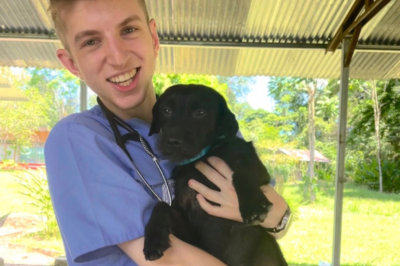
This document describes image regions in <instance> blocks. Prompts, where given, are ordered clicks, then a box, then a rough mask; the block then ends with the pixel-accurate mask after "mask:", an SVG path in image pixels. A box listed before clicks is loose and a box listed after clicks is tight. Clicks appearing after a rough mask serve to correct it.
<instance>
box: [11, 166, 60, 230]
mask: <svg viewBox="0 0 400 266" xmlns="http://www.w3.org/2000/svg"><path fill="white" fill-rule="evenodd" d="M15 181H16V182H17V183H19V184H20V185H21V186H22V188H23V190H21V191H20V193H21V194H23V195H25V196H26V197H27V198H29V199H30V201H28V202H27V203H28V204H32V205H34V206H35V207H36V208H37V209H38V213H39V215H40V216H42V218H43V220H44V221H45V225H46V226H45V230H44V233H45V234H46V235H47V236H49V237H54V236H55V237H58V236H60V231H59V228H58V225H57V220H56V217H55V214H54V210H53V204H52V203H51V198H50V191H49V187H48V183H47V176H46V172H45V169H44V168H39V169H38V170H27V171H23V172H20V173H19V174H17V175H15Z"/></svg>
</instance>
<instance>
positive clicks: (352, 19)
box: [326, 0, 391, 64]
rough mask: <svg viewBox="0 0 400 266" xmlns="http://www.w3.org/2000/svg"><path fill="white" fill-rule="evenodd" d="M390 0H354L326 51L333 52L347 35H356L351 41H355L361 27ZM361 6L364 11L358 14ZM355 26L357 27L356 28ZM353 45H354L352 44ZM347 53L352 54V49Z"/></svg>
mask: <svg viewBox="0 0 400 266" xmlns="http://www.w3.org/2000/svg"><path fill="white" fill-rule="evenodd" d="M390 1H391V0H375V1H373V0H356V2H355V3H354V4H353V6H352V7H351V9H350V11H349V13H348V14H347V16H346V18H345V19H344V21H343V22H342V25H341V26H340V27H339V29H338V31H337V32H336V34H335V36H334V37H333V38H332V40H331V41H330V42H329V44H328V47H327V48H326V52H335V51H336V49H337V48H338V47H339V44H340V43H341V42H342V40H343V39H344V38H345V37H346V36H349V35H350V36H353V37H354V36H356V37H357V38H355V39H354V41H352V42H357V41H358V37H359V32H361V29H362V27H363V26H364V25H365V24H366V23H367V22H368V21H370V20H371V19H372V18H373V17H374V16H375V15H376V14H377V13H378V12H379V11H381V10H382V8H384V7H385V6H386V5H387V4H388V3H389V2H390ZM363 8H364V12H363V13H362V14H361V15H360V12H361V10H362V9H363ZM360 27H361V28H360ZM356 28H358V29H357V30H356ZM357 32H358V34H357ZM354 33H356V34H354ZM357 35H358V36H357ZM353 47H355V46H354V45H353ZM349 53H350V54H352V53H353V51H351V50H349ZM348 59H349V60H348V61H347V62H348V63H349V64H350V61H351V57H350V58H349V57H348Z"/></svg>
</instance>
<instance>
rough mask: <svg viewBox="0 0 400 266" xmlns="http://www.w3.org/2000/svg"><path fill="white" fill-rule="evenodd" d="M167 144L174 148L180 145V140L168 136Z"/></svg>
mask: <svg viewBox="0 0 400 266" xmlns="http://www.w3.org/2000/svg"><path fill="white" fill-rule="evenodd" d="M168 145H169V146H173V147H175V148H178V147H180V146H181V145H182V141H181V140H179V139H174V138H170V139H169V140H168Z"/></svg>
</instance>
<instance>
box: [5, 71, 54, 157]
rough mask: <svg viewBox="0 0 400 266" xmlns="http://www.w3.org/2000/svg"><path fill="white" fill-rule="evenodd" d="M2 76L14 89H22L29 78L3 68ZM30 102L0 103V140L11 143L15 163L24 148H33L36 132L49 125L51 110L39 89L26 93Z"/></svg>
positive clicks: (32, 89)
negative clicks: (49, 110) (48, 113)
mask: <svg viewBox="0 0 400 266" xmlns="http://www.w3.org/2000/svg"><path fill="white" fill-rule="evenodd" d="M0 71H1V73H0V75H2V76H3V77H4V78H6V79H7V80H8V81H9V82H10V84H11V85H13V86H14V87H17V88H18V87H21V86H22V84H23V82H24V80H25V81H26V80H27V79H28V76H27V75H26V73H24V72H23V71H22V72H21V73H20V74H19V75H18V74H13V73H12V72H11V70H10V69H7V68H2V69H1V70H0ZM24 93H25V95H26V96H27V97H28V99H29V100H28V101H1V102H0V128H1V131H0V139H1V140H2V142H3V143H6V142H7V141H8V142H10V143H11V146H12V148H13V150H14V158H13V159H14V161H16V162H17V161H18V159H19V157H18V156H17V155H18V154H19V152H20V150H21V149H22V148H24V147H31V146H32V143H33V142H34V141H35V138H34V137H35V131H37V130H39V129H40V128H42V127H44V126H46V125H47V123H48V121H49V119H48V116H47V110H48V109H49V108H50V105H49V102H47V101H46V100H45V99H44V98H43V97H42V95H41V94H40V92H39V90H38V89H37V88H29V89H26V90H25V91H24Z"/></svg>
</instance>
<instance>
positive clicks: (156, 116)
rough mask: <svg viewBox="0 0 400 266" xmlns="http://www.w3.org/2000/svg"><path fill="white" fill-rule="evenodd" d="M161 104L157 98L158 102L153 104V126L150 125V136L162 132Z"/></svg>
mask: <svg viewBox="0 0 400 266" xmlns="http://www.w3.org/2000/svg"><path fill="white" fill-rule="evenodd" d="M159 108H160V104H159V101H158V100H157V102H156V104H155V105H154V106H153V110H152V112H153V120H152V121H151V126H150V131H149V136H151V135H153V134H157V133H160V129H161V121H160V111H159Z"/></svg>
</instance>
